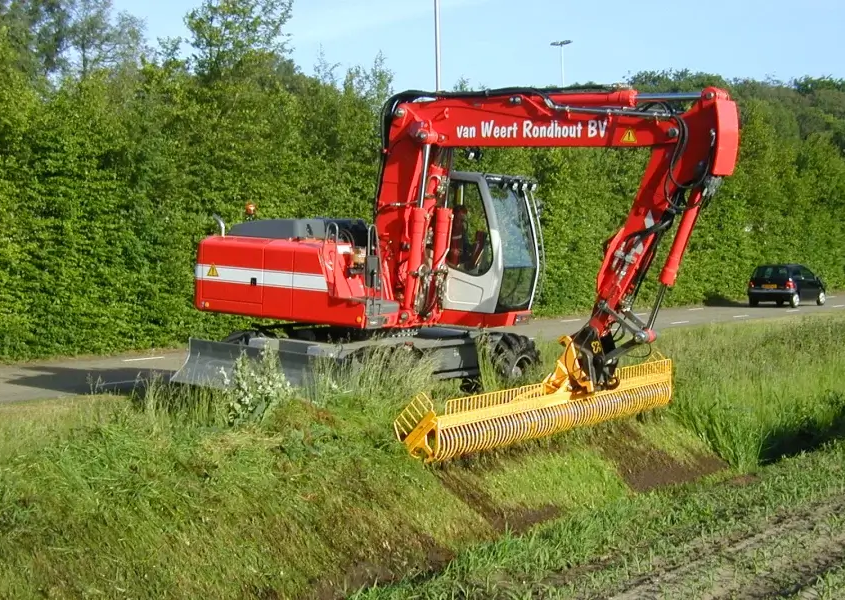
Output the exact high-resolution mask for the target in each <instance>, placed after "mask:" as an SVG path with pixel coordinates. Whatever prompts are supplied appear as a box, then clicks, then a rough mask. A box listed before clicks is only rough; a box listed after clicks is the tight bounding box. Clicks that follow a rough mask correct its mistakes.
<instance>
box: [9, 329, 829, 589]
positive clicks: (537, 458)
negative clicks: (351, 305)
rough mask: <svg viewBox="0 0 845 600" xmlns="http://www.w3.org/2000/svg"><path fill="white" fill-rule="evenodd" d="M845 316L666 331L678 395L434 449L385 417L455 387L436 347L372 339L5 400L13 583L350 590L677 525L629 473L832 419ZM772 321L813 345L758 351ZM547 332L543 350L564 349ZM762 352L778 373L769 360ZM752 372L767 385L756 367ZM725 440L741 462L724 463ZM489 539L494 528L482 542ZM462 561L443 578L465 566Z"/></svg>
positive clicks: (687, 461)
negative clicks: (506, 443)
mask: <svg viewBox="0 0 845 600" xmlns="http://www.w3.org/2000/svg"><path fill="white" fill-rule="evenodd" d="M843 324H845V318H835V317H826V318H818V319H811V320H804V321H801V322H798V323H796V324H792V323H785V324H780V323H777V324H775V323H768V322H766V323H759V324H758V323H748V324H742V325H735V326H733V327H732V328H729V329H728V328H723V327H713V328H703V329H701V328H699V329H697V330H696V329H690V330H685V331H681V330H677V331H672V332H669V333H667V334H666V336H665V337H666V339H665V340H663V341H661V343H660V346H661V348H662V349H663V352H664V354H667V355H669V356H671V357H672V358H673V359H674V360H675V364H676V369H677V379H676V401H675V404H674V405H673V406H672V407H671V408H670V409H668V410H663V411H658V412H657V413H654V414H650V415H648V416H643V417H640V418H637V419H626V420H624V421H622V422H618V423H605V424H602V425H599V426H596V427H593V428H589V429H583V430H577V431H573V432H570V433H567V434H564V435H561V436H556V437H554V438H552V439H546V440H537V441H534V442H530V443H527V444H522V445H519V446H515V447H512V448H508V449H502V450H498V451H494V452H488V453H485V454H480V455H477V456H474V457H470V458H466V459H461V460H458V461H454V462H452V463H451V464H448V465H444V466H435V467H426V466H424V465H422V464H421V463H419V462H417V461H414V460H412V459H410V458H409V457H408V456H407V454H406V452H405V451H404V447H403V446H402V445H401V444H398V443H397V442H396V440H395V439H394V438H393V433H392V419H393V418H394V417H395V416H396V414H397V412H398V411H399V410H400V409H401V408H402V407H404V405H405V404H406V403H407V402H408V400H409V399H410V397H411V396H412V395H413V394H414V393H415V392H417V391H420V390H425V389H428V390H433V392H434V394H435V396H436V397H437V398H438V399H439V400H441V401H442V399H443V398H444V397H447V396H450V395H457V391H456V389H455V387H456V386H455V385H453V384H444V383H441V384H436V383H435V382H433V381H432V379H431V377H430V372H431V371H430V368H431V367H430V365H428V364H427V363H426V361H424V360H420V359H419V357H416V356H414V355H412V354H405V353H401V352H400V353H391V352H388V351H382V353H377V354H376V355H375V356H373V357H371V359H372V360H373V361H374V363H373V365H372V366H370V367H366V368H364V369H362V370H353V371H345V370H338V369H337V368H336V367H329V366H327V365H323V366H322V367H321V370H320V372H319V375H320V376H319V377H318V378H317V379H316V380H315V382H314V384H313V385H312V386H310V387H309V388H308V389H307V390H305V393H304V394H303V395H304V397H305V399H306V400H305V401H299V400H297V399H295V398H294V397H292V396H290V394H288V393H286V392H283V391H280V390H282V388H273V387H270V388H266V389H264V391H261V389H262V388H256V387H255V386H253V387H251V388H249V389H245V391H244V393H245V394H246V395H245V396H241V397H239V399H238V402H233V398H231V397H226V396H225V395H221V394H215V393H205V392H203V393H199V394H192V395H185V394H181V393H174V392H173V391H171V390H169V389H167V388H164V387H161V386H153V387H152V388H151V389H150V390H149V391H148V393H147V395H146V397H143V398H137V399H135V400H134V401H133V402H126V401H124V400H121V399H113V398H109V399H106V400H104V401H103V402H101V403H96V404H91V405H86V406H85V407H82V406H78V407H73V408H70V407H65V406H64V405H63V406H62V408H61V409H60V412H55V413H54V412H50V411H47V410H41V411H38V410H31V409H25V408H22V407H18V408H19V410H21V411H23V412H18V413H14V410H15V407H6V412H7V413H8V414H9V415H10V417H9V418H4V419H2V420H0V436H2V437H0V440H2V446H0V536H3V539H4V541H8V543H4V544H2V545H0V596H2V597H7V596H8V597H14V598H30V597H42V596H43V595H44V594H46V595H48V596H49V597H84V596H89V595H91V596H93V595H105V596H106V597H155V598H195V597H202V596H210V597H227V598H238V597H256V596H259V597H261V596H266V597H273V595H274V594H275V595H278V596H279V597H300V596H302V595H304V594H306V593H307V592H309V591H315V590H317V591H319V590H326V589H330V588H334V589H335V590H339V591H343V590H346V591H352V590H355V589H357V588H358V587H360V586H363V585H368V584H370V583H373V582H374V581H377V580H383V579H390V578H396V577H400V576H402V575H406V574H413V573H415V572H418V571H420V570H424V569H425V568H428V567H432V566H442V565H443V564H445V561H446V560H447V559H448V558H449V557H451V556H453V555H454V554H455V553H462V552H468V554H461V558H460V559H459V560H458V562H457V563H455V565H458V566H457V567H452V569H454V568H467V569H468V567H460V565H462V564H463V565H466V563H462V562H461V561H470V562H472V561H475V562H478V564H479V565H481V564H482V563H483V564H484V565H487V566H484V567H483V570H487V571H490V572H491V573H499V572H500V571H501V564H500V563H501V561H500V560H499V558H497V557H502V556H508V558H506V559H502V560H506V561H511V562H512V561H514V560H516V561H519V560H520V559H519V558H518V556H519V553H518V552H517V553H516V554H517V555H516V556H511V554H510V553H511V552H512V551H513V552H515V551H516V550H515V549H516V548H517V545H518V544H519V543H522V542H518V541H516V540H518V538H516V537H514V536H513V535H512V534H511V533H512V532H514V531H516V532H521V531H524V530H526V528H527V527H528V526H530V525H532V524H533V523H536V522H537V521H542V520H545V519H549V518H552V517H562V518H563V521H559V522H560V523H571V524H570V525H569V527H573V528H576V529H577V531H575V532H574V533H573V532H569V533H567V535H569V534H572V535H573V537H572V538H571V540H572V541H571V542H567V543H568V544H570V546H566V545H564V546H562V547H565V548H568V549H569V550H567V551H572V552H574V553H575V554H574V556H576V557H582V559H583V560H588V559H589V557H592V556H595V555H596V553H598V552H602V551H603V550H602V548H606V547H607V544H608V543H610V542H608V541H607V536H608V535H615V536H617V537H612V538H611V541H614V540H615V541H617V542H619V543H623V542H625V541H626V540H627V539H628V538H629V537H630V535H631V534H630V532H627V531H624V532H623V531H622V530H619V529H616V530H614V529H613V528H612V527H610V526H609V523H610V522H612V521H613V519H617V518H645V517H644V515H646V516H647V515H652V516H654V515H655V514H657V515H658V516H659V519H665V520H666V522H667V523H668V522H671V521H672V520H673V519H681V518H685V517H684V514H685V512H684V511H687V510H692V509H691V508H689V507H686V505H682V504H673V502H674V501H670V500H671V498H674V496H672V494H669V495H668V496H667V497H655V496H639V497H637V496H635V492H644V491H648V490H650V489H654V488H656V487H660V486H662V485H664V484H667V483H675V482H684V481H690V480H692V479H695V478H697V477H699V476H701V475H702V474H708V473H709V474H711V475H710V477H711V478H716V479H718V478H724V477H727V476H728V475H732V474H735V473H739V472H744V471H746V470H749V469H754V468H757V466H758V465H759V464H763V463H766V462H769V461H771V460H772V459H774V458H776V457H777V456H778V455H779V452H780V451H779V450H777V448H788V449H789V452H785V453H786V454H789V453H793V452H794V451H795V450H796V449H797V448H799V447H801V446H802V445H804V444H805V443H806V444H810V445H814V444H817V443H818V442H819V441H821V440H826V439H829V438H831V437H834V436H835V435H836V434H837V432H838V431H839V429H838V427H839V425H840V418H841V411H840V412H837V411H839V407H840V405H839V404H837V402H838V399H840V395H841V394H842V393H843V391H845V388H843V384H842V383H840V382H838V381H837V380H836V378H835V377H834V376H830V375H828V373H827V370H828V369H830V370H838V371H839V372H845V369H842V367H843V366H845V357H843V351H842V350H841V349H840V348H836V347H835V346H836V345H835V344H832V340H833V335H834V332H835V328H836V327H841V326H842V325H843ZM737 332H741V334H738V333H737ZM801 332H803V334H801ZM801 335H806V336H807V337H808V339H809V340H810V342H805V341H802V340H803V338H802V337H801ZM773 336H776V337H777V339H780V340H785V341H787V342H788V343H792V344H793V346H795V345H796V344H799V345H801V346H802V351H801V353H787V352H783V351H778V350H777V346H776V345H774V346H775V347H774V349H773V350H772V351H770V352H767V351H764V350H763V349H761V347H762V346H765V345H766V343H767V340H769V339H771V338H772V337H773ZM704 348H706V349H707V352H706V353H703V352H702V349H704ZM541 349H542V350H543V352H544V355H545V356H546V358H547V359H548V360H549V362H547V364H546V368H547V369H548V368H550V364H551V362H550V361H551V360H553V359H554V358H555V357H556V355H557V353H558V350H559V349H558V348H557V347H555V346H554V345H547V346H545V347H542V348H541ZM726 357H731V358H732V360H731V359H729V358H726ZM740 359H742V361H740ZM737 363H740V364H737ZM766 365H768V366H769V367H771V368H774V369H775V371H774V373H776V375H767V376H765V377H763V376H760V373H762V372H763V370H764V369H765V367H766ZM801 369H804V370H803V371H801ZM796 370H797V371H796ZM543 371H544V370H542V369H541V370H539V371H538V372H540V373H542V372H543ZM749 373H750V374H752V376H755V375H754V374H755V373H756V374H757V380H756V383H755V384H754V385H751V384H745V383H742V382H743V379H744V378H745V377H746V376H747V374H749ZM813 374H818V375H820V378H819V379H818V383H815V382H814V381H813V379H812V375H813ZM722 377H727V378H729V379H732V380H733V383H734V386H731V385H726V384H720V383H719V381H720V378H722ZM796 381H797V382H800V383H801V384H800V385H799V384H798V383H796ZM247 387H249V386H247ZM268 390H269V391H268ZM273 390H276V391H275V392H274V391H273ZM737 390H739V391H737ZM773 390H774V391H778V390H779V391H781V392H783V391H784V390H788V391H789V393H790V394H791V395H790V396H785V395H783V394H782V395H780V396H777V395H775V396H772V395H770V394H769V392H770V391H773ZM740 392H741V393H740ZM819 399H821V401H820V402H819V401H818V400H819ZM740 401H741V402H740ZM737 403H739V404H737ZM773 403H775V405H774V406H772V404H773ZM736 406H741V407H743V412H742V414H744V415H746V416H745V418H744V420H742V419H737V418H736V416H735V415H734V414H733V412H732V411H733V410H735V408H734V407H736ZM95 407H98V408H95ZM233 408H238V411H237V413H236V414H237V415H238V417H237V418H238V420H239V423H240V424H239V425H238V426H237V427H231V426H230V424H229V417H230V416H231V415H232V414H235V413H233V412H232V411H233ZM27 411H28V412H27ZM711 412H712V415H711V414H710V413H711ZM13 413H14V418H12V417H11V415H12V414H13ZM749 432H752V433H753V435H756V438H754V437H753V436H752V438H753V439H752V441H749V440H748V437H747V436H748V435H749ZM754 432H756V433H754ZM775 435H777V436H780V437H779V438H777V439H779V440H782V441H781V442H780V446H778V445H777V444H773V443H772V440H774V439H775ZM715 453H718V455H720V456H722V457H724V458H725V459H726V460H728V461H729V462H730V463H731V465H732V466H733V467H734V469H733V470H730V471H725V470H724V469H722V467H724V464H721V463H719V462H718V461H717V460H716V457H715ZM780 453H784V452H780ZM632 496H633V499H632ZM666 498H669V499H670V500H667V499H666ZM667 502H669V504H668V505H667V504H666V503H667ZM667 507H668V508H667ZM663 508H667V510H669V512H668V513H666V514H664V513H662V512H661V510H662V509H663ZM638 510H639V511H645V512H640V513H637V512H636V511H638ZM708 510H709V509H708ZM603 511H604V512H603ZM626 511H630V512H626ZM676 511H680V512H676ZM705 512H706V511H705ZM569 515H578V519H577V524H576V523H575V522H573V521H572V519H571V518H570V517H569ZM573 518H574V517H573ZM655 518H658V517H655ZM655 527H657V526H656V525H655ZM579 528H580V529H579ZM613 531H616V533H615V534H613V533H612V532H613ZM579 532H580V533H579ZM503 535H504V536H505V537H504V538H502V536H503ZM535 535H537V534H534V533H529V534H528V537H527V538H524V539H529V540H530V539H533V536H535ZM603 536H604V537H603ZM634 539H637V538H636V536H634V537H633V538H631V540H634ZM496 540H502V541H499V542H496ZM602 540H605V541H602ZM484 542H488V543H490V542H492V543H494V545H493V546H485V547H482V549H481V550H476V551H472V550H471V548H473V546H474V545H475V544H479V543H484ZM576 542H577V544H578V547H577V548H575V549H573V547H572V545H571V544H575V543H576ZM555 543H558V542H555ZM496 544H498V545H496ZM485 548H486V549H485ZM555 548H556V547H555ZM555 548H552V547H546V546H543V545H538V546H536V547H535V548H534V549H533V550H531V552H536V553H540V554H543V556H546V557H547V558H546V559H537V558H536V557H533V558H531V560H532V561H538V562H535V563H533V564H537V565H539V566H538V570H536V571H534V572H533V575H534V576H536V577H541V576H545V575H544V574H546V575H547V574H548V570H549V569H553V568H557V567H555V564H557V563H555V560H558V559H559V556H564V555H558V554H556V553H557V552H558V550H557V549H555ZM484 552H492V553H493V554H492V555H490V556H492V557H493V558H490V556H488V555H485V554H484ZM526 552H527V551H526ZM532 556H533V555H532ZM556 556H557V557H558V558H555V557H556ZM482 557H483V558H482ZM525 560H528V559H525ZM511 562H508V564H511ZM513 564H522V563H519V562H517V563H513ZM508 569H510V567H508ZM466 572H467V573H469V572H475V571H472V569H469V570H467V571H466ZM454 573H455V571H453V570H452V571H447V572H446V574H445V575H444V577H446V579H443V580H442V581H443V582H448V581H458V580H457V579H455V577H454ZM507 573H511V571H507ZM449 577H452V579H451V580H450V579H448V578H449ZM473 577H475V575H473ZM438 581H439V580H438ZM460 581H461V582H465V581H469V579H461V580H460ZM476 583H477V582H476V580H475V579H472V585H476ZM432 585H434V584H432ZM432 589H435V588H432Z"/></svg>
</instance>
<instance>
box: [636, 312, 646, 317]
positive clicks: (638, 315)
mask: <svg viewBox="0 0 845 600" xmlns="http://www.w3.org/2000/svg"><path fill="white" fill-rule="evenodd" d="M634 316H635V317H647V316H648V313H634Z"/></svg>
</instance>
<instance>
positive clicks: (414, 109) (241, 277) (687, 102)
mask: <svg viewBox="0 0 845 600" xmlns="http://www.w3.org/2000/svg"><path fill="white" fill-rule="evenodd" d="M381 125H382V148H381V165H380V174H379V179H378V187H377V191H376V197H375V205H374V214H373V219H372V222H371V223H368V222H366V221H364V220H361V219H356V218H313V219H255V218H253V219H249V220H246V221H244V222H241V223H238V224H236V225H234V226H233V227H232V228H231V230H230V231H228V232H227V231H226V226H225V224H224V223H223V222H222V221H221V220H220V219H219V217H217V219H218V224H219V226H220V229H221V231H220V234H219V235H213V236H210V237H207V238H206V239H204V240H202V241H201V243H200V244H199V248H198V253H197V264H196V289H195V305H196V307H197V308H198V309H199V310H204V311H211V312H219V313H228V314H236V315H244V316H248V317H253V318H260V319H265V320H271V321H277V322H276V323H273V324H271V325H255V326H254V327H253V328H251V329H249V330H245V331H237V332H234V333H233V334H232V335H230V336H229V337H228V338H227V339H225V340H222V341H220V342H210V341H203V340H196V339H193V338H192V339H191V340H190V345H189V354H188V359H187V361H186V363H185V365H184V366H183V368H182V369H181V370H180V371H179V372H177V373H176V374H175V375H174V377H173V379H172V381H174V382H182V383H192V384H201V385H211V386H225V385H227V382H228V381H229V380H230V377H231V374H232V368H233V365H234V364H235V361H236V360H237V358H238V357H239V356H240V355H242V354H244V353H246V354H247V355H248V356H251V357H257V356H258V354H259V353H260V352H261V351H262V350H263V349H265V348H267V349H270V350H273V351H275V352H277V353H278V356H279V364H280V365H281V367H282V370H283V372H284V373H285V374H286V375H287V377H288V379H289V380H291V381H292V382H293V383H295V384H296V383H302V382H303V381H304V379H303V375H304V374H306V373H308V372H309V366H310V364H311V359H312V358H314V357H317V356H324V357H331V358H333V359H335V360H340V361H343V360H349V359H354V358H356V357H359V358H360V357H363V356H364V355H365V354H364V353H365V352H366V351H367V350H368V349H371V348H373V347H374V346H378V345H388V346H389V345H400V344H401V345H409V346H411V347H413V348H415V349H416V350H417V351H419V352H422V353H428V354H433V355H434V356H435V357H436V359H437V364H438V365H439V368H438V370H437V373H436V375H437V376H439V377H449V378H451V377H460V378H465V379H467V380H471V379H472V378H473V377H475V376H477V375H478V371H479V358H478V350H477V342H478V339H477V337H478V335H479V333H480V332H482V331H484V332H485V333H486V334H487V335H488V336H489V339H490V343H491V351H492V354H493V357H494V360H495V361H496V364H497V365H498V367H499V370H500V373H501V374H502V375H505V376H508V377H512V376H518V375H519V374H520V373H522V372H523V371H524V369H525V368H526V367H527V366H529V365H530V364H531V363H534V362H536V361H538V353H537V350H536V348H535V347H534V344H533V342H532V340H530V339H529V338H528V337H526V336H522V335H518V334H514V333H510V332H503V331H501V330H497V329H496V328H497V327H502V326H510V325H515V324H519V323H521V322H523V321H525V320H527V319H528V317H529V315H530V309H531V307H532V304H533V302H534V298H535V296H536V293H537V289H538V286H539V284H540V273H541V270H542V267H543V262H544V261H543V252H542V246H543V245H542V232H541V225H540V203H539V202H538V201H537V200H536V198H535V196H534V192H535V190H536V186H537V183H536V182H535V181H533V180H531V179H529V178H526V177H518V176H510V175H498V174H481V173H472V172H465V171H455V170H453V168H452V167H453V164H454V158H455V155H454V151H455V149H456V148H457V149H462V150H463V151H464V152H465V153H466V155H467V156H468V157H469V158H472V157H473V156H478V155H479V153H480V151H481V148H483V147H593V148H596V147H604V148H644V147H648V148H651V158H650V160H649V162H648V165H647V167H646V171H645V174H644V177H643V179H642V182H641V185H640V188H639V190H638V192H637V195H636V197H635V198H634V201H633V205H632V206H631V209H630V211H629V213H628V216H627V219H626V220H625V222H624V223H623V224H622V226H621V228H620V229H619V230H618V231H617V232H616V234H615V235H614V236H613V237H612V238H610V239H609V240H608V241H607V242H606V244H605V255H604V261H603V263H602V266H601V269H600V271H599V273H598V276H597V281H596V290H597V296H596V298H595V303H594V309H593V311H592V314H591V316H590V317H589V319H588V320H587V322H586V323H585V324H584V326H583V327H582V328H581V329H580V330H578V331H577V332H576V333H574V334H573V335H571V336H569V335H566V336H563V337H562V338H561V339H560V342H561V345H562V346H563V348H564V350H563V352H562V354H561V356H560V358H559V359H558V361H557V365H556V367H555V370H554V372H553V373H551V374H549V375H548V377H546V378H545V380H544V381H543V382H541V383H538V384H534V385H530V386H526V387H522V388H516V389H512V390H504V391H500V392H493V393H487V394H481V395H476V396H468V397H462V398H458V399H455V400H452V401H449V402H448V403H447V405H446V412H445V414H443V415H440V416H438V415H437V414H436V412H435V411H434V408H433V404H432V402H431V400H430V399H429V398H428V397H427V396H425V394H421V395H420V396H418V397H417V398H415V399H413V401H412V402H411V404H409V405H408V407H407V408H406V409H405V411H403V412H402V414H401V415H399V417H398V418H397V419H396V422H395V423H394V426H395V430H396V435H397V438H398V439H399V440H401V441H403V442H404V443H405V444H406V445H407V447H408V449H409V451H410V452H411V453H412V454H413V455H415V456H421V457H424V458H425V459H426V460H429V461H432V460H444V459H446V458H449V457H452V456H457V455H460V454H465V453H467V452H471V451H474V450H478V449H482V448H491V447H498V446H501V445H507V444H511V443H513V442H515V441H518V440H524V439H529V438H534V437H539V436H543V435H548V434H550V433H554V432H556V431H561V430H563V429H567V428H570V427H573V426H576V425H579V424H586V423H594V422H598V421H602V420H606V419H611V418H615V417H619V416H623V415H628V414H634V413H636V412H640V411H642V410H645V409H647V408H650V407H654V406H660V405H662V404H665V403H667V402H668V401H669V399H670V397H671V363H670V361H668V360H665V359H662V360H661V359H657V358H654V357H652V358H649V359H647V360H646V362H644V363H641V364H635V365H630V366H621V365H620V359H622V358H623V356H624V355H625V354H626V353H628V352H629V351H630V350H632V349H633V348H636V347H638V346H642V345H646V344H650V343H652V342H653V341H654V340H655V337H656V336H655V332H654V330H653V325H654V322H655V318H656V315H657V313H658V310H659V309H660V305H661V303H662V300H663V297H664V294H665V291H666V289H667V287H669V286H672V285H674V282H675V279H676V275H677V272H678V269H679V266H680V263H681V258H682V256H683V253H684V251H685V249H686V246H687V242H688V240H689V237H690V234H691V232H692V229H693V227H694V225H695V223H696V220H697V219H698V216H699V212H700V211H701V209H702V208H703V207H704V206H706V205H707V203H708V202H709V201H710V199H711V198H712V197H713V195H714V193H715V192H716V190H717V188H718V187H719V184H720V183H721V181H722V179H723V178H724V177H725V176H729V175H731V174H732V173H733V171H734V167H735V164H736V160H737V153H738V144H739V114H738V110H737V106H736V104H735V102H734V101H733V100H732V99H731V98H730V97H729V95H728V93H727V92H725V91H724V90H721V89H718V88H714V87H710V88H706V89H704V90H702V91H700V92H696V93H685V92H669V93H640V92H638V91H637V90H634V89H628V88H623V87H594V88H580V89H574V88H566V89H535V88H506V89H495V90H485V91H470V92H438V93H425V92H417V91H407V92H403V93H400V94H397V95H395V96H393V97H392V98H390V99H389V100H388V101H387V102H386V103H385V105H384V108H383V110H382V115H381ZM676 220H677V221H678V223H677V225H678V226H677V228H676V229H675V231H674V237H673V240H672V242H671V247H670V249H669V252H668V257H667V259H666V262H665V264H664V266H663V269H662V271H661V273H660V277H659V282H660V287H659V290H658V294H657V298H656V301H655V303H654V305H653V307H652V309H651V313H650V316H649V317H648V319H647V320H645V321H643V320H640V319H639V318H638V317H637V316H635V315H634V313H633V302H634V300H635V298H636V296H637V293H638V292H639V290H640V287H641V285H642V283H643V280H644V278H645V276H646V274H647V272H648V270H649V268H650V266H651V263H652V260H653V259H654V257H655V253H656V251H657V248H658V244H659V243H660V241H661V240H662V239H663V238H664V236H665V235H666V234H667V233H669V231H670V229H671V228H672V226H673V224H675V221H676ZM573 260H577V257H573ZM487 328H494V329H492V330H490V331H485V330H486V329H487ZM614 328H615V330H614ZM620 331H621V332H622V335H621V336H620V335H618V334H619V332H620ZM626 334H627V335H628V336H629V339H628V340H627V341H625V342H624V343H620V341H621V339H622V337H624V336H625V335H626Z"/></svg>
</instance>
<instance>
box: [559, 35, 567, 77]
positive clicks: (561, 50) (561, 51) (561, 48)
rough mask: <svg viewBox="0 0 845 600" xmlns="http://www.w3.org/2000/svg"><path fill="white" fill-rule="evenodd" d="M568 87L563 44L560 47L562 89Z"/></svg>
mask: <svg viewBox="0 0 845 600" xmlns="http://www.w3.org/2000/svg"><path fill="white" fill-rule="evenodd" d="M564 85H566V77H565V76H564V70H563V44H561V45H560V87H563V86H564Z"/></svg>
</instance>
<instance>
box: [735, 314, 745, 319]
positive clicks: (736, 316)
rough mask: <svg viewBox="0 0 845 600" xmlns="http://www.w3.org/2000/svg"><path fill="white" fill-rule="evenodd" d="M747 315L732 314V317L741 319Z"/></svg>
mask: <svg viewBox="0 0 845 600" xmlns="http://www.w3.org/2000/svg"><path fill="white" fill-rule="evenodd" d="M747 316H748V315H734V319H742V318H743V317H747Z"/></svg>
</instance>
